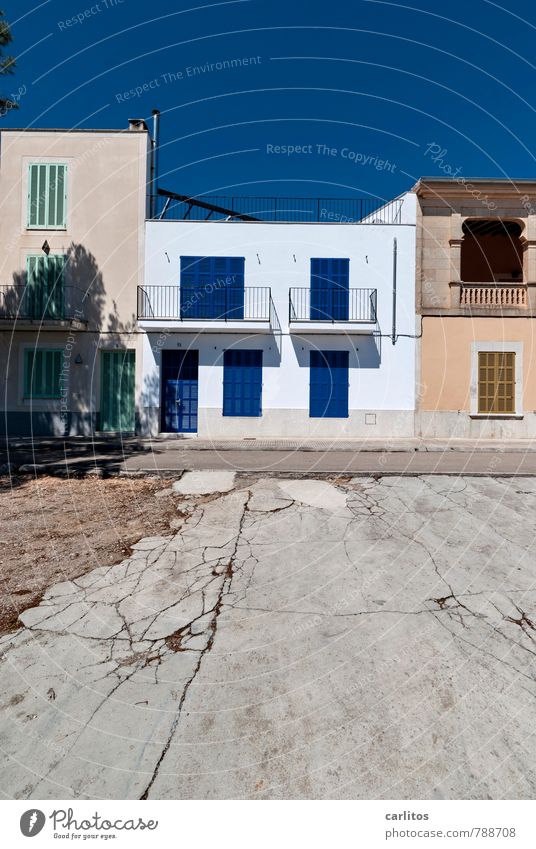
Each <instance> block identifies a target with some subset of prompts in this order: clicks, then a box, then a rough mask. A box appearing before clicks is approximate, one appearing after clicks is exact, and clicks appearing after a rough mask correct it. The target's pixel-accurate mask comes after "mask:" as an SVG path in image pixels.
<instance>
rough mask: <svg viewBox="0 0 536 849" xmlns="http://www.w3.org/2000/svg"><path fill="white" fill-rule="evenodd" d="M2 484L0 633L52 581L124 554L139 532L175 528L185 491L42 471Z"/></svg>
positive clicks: (155, 483) (14, 623) (156, 532)
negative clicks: (178, 492)
mask: <svg viewBox="0 0 536 849" xmlns="http://www.w3.org/2000/svg"><path fill="white" fill-rule="evenodd" d="M3 484H4V486H3V488H2V490H1V491H0V551H1V558H0V562H1V566H0V633H6V632H8V631H11V630H13V629H15V628H17V627H19V625H18V623H17V617H18V615H19V613H20V612H21V611H22V610H25V609H26V608H28V607H34V606H35V605H36V604H38V603H39V600H40V598H41V595H42V593H43V592H44V590H46V589H47V587H49V586H50V585H51V584H54V583H56V582H58V581H64V580H69V579H72V578H75V577H77V576H78V575H82V574H84V573H85V572H88V571H89V570H90V569H95V568H96V567H97V566H108V565H111V564H113V563H117V562H119V561H120V560H123V559H124V558H125V557H126V556H127V555H128V553H129V548H130V546H131V545H132V544H133V543H135V542H137V541H138V540H139V539H141V538H142V537H146V536H157V535H159V534H162V533H169V532H170V525H169V523H170V521H171V520H172V519H174V518H176V517H177V515H178V513H177V504H178V503H179V502H180V501H181V497H180V496H178V495H175V494H170V495H166V496H164V497H160V498H156V497H155V494H154V493H155V492H157V491H158V490H162V488H163V487H166V486H168V485H169V484H168V483H166V482H164V481H161V480H155V479H151V480H148V479H128V478H109V479H104V480H101V479H95V480H92V479H90V478H83V479H74V478H73V479H68V480H65V479H60V478H53V477H39V478H37V479H32V480H28V481H24V482H22V483H20V482H19V485H18V486H17V487H14V488H12V487H11V486H10V484H9V480H6V479H5V478H4V479H3Z"/></svg>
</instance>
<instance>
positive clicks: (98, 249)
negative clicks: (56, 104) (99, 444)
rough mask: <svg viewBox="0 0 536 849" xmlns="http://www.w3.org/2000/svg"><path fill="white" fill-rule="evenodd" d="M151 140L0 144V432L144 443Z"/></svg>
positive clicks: (26, 136)
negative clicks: (140, 415)
mask: <svg viewBox="0 0 536 849" xmlns="http://www.w3.org/2000/svg"><path fill="white" fill-rule="evenodd" d="M150 143H151V142H150V137H149V133H148V131H147V127H146V125H145V124H144V122H142V121H131V122H130V124H129V128H128V129H125V130H121V131H110V130H91V131H88V130H82V131H77V130H36V131H32V130H2V132H1V133H0V145H1V147H0V151H1V154H0V199H1V200H0V204H1V207H0V209H1V214H0V247H1V250H0V264H1V272H2V273H1V276H0V359H1V362H2V378H3V381H4V385H3V391H2V396H3V397H2V402H1V409H2V417H1V422H2V423H1V431H2V432H3V433H8V434H10V435H31V434H36V435H42V434H49V435H58V436H60V435H74V434H89V433H92V432H94V431H99V430H102V431H134V429H135V424H136V423H135V392H136V381H137V375H139V374H140V373H141V361H140V350H141V345H140V343H139V339H140V332H139V330H138V329H137V315H136V292H137V287H138V285H139V284H141V283H142V276H143V232H144V222H145V218H146V212H147V209H146V206H147V179H148V157H149V152H150Z"/></svg>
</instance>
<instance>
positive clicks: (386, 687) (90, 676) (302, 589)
mask: <svg viewBox="0 0 536 849" xmlns="http://www.w3.org/2000/svg"><path fill="white" fill-rule="evenodd" d="M211 474H212V473H210V472H206V473H203V474H202V475H200V473H198V472H192V473H187V474H185V475H184V476H183V477H182V478H181V481H180V482H179V486H178V487H177V485H175V487H174V488H175V491H177V489H179V490H180V492H181V494H182V495H183V497H184V501H183V502H181V504H180V506H179V510H178V514H177V516H178V518H177V519H176V520H174V525H173V527H174V531H173V533H172V532H170V535H169V536H162V537H153V538H146V539H143V540H141V541H140V542H139V543H138V544H137V545H135V546H134V547H133V550H132V553H131V555H130V556H129V557H128V558H127V559H126V560H124V561H123V562H121V563H119V564H117V565H115V566H111V567H106V568H104V567H103V568H97V569H94V570H93V571H91V572H89V573H87V574H85V575H83V576H82V577H80V578H78V579H76V580H73V581H65V582H63V583H59V584H56V585H55V586H52V587H50V588H49V589H48V591H47V592H46V593H45V595H44V598H43V600H42V602H41V603H40V604H39V606H38V607H35V608H31V609H29V610H26V611H25V612H24V613H23V614H22V615H21V617H20V619H21V622H22V626H23V627H21V629H20V630H18V631H17V632H16V633H14V634H10V635H7V636H5V637H3V638H2V639H1V640H0V684H1V694H2V695H1V696H0V700H1V704H0V745H1V747H2V751H3V757H2V773H1V775H2V778H1V788H2V792H3V794H4V796H5V797H9V798H11V797H14V798H24V799H26V798H28V799H29V798H33V799H48V798H51V799H54V798H81V799H84V798H92V799H93V798H97V799H104V798H130V799H147V798H160V799H168V798H172V799H181V798H205V799H212V798H214V799H216V798H265V799H268V798H362V799H367V798H402V799H404V798H425V799H426V798H432V799H433V798H436V799H443V798H468V799H489V798H491V799H501V798H514V799H516V798H534V795H535V793H536V776H535V774H534V762H535V754H536V741H535V737H534V733H535V725H534V708H535V695H536V681H535V677H536V670H535V659H536V624H535V623H536V610H535V608H536V593H535V589H534V586H535V584H534V582H535V577H536V565H535V561H534V537H535V531H536V519H535V515H536V514H535V509H534V508H535V505H536V479H535V478H523V479H513V478H510V479H508V478H500V479H498V478H497V479H495V478H483V477H480V478H471V477H463V478H462V477H448V478H447V477H442V476H433V475H432V476H426V477H404V478H402V477H385V478H378V479H372V478H370V479H368V478H363V477H360V478H352V477H351V476H350V475H347V476H345V477H341V478H335V479H333V480H332V481H326V480H325V479H324V480H315V479H312V478H307V479H299V480H291V479H288V480H283V479H262V478H260V477H259V476H249V477H245V476H243V477H240V476H236V477H235V476H234V475H233V476H232V477H231V478H228V477H227V478H225V479H222V478H221V472H219V473H213V474H214V475H215V476H214V477H211ZM189 475H190V477H189ZM218 475H219V477H218Z"/></svg>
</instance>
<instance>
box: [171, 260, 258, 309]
mask: <svg viewBox="0 0 536 849" xmlns="http://www.w3.org/2000/svg"><path fill="white" fill-rule="evenodd" d="M244 265H245V260H244V257H234V256H232V257H225V256H222V257H219V256H205V257H203V256H181V318H208V319H219V320H220V321H225V320H233V319H242V318H244Z"/></svg>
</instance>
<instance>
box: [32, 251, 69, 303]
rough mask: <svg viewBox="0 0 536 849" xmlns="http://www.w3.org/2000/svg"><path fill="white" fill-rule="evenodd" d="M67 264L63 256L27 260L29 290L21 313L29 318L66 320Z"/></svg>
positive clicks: (36, 257)
mask: <svg viewBox="0 0 536 849" xmlns="http://www.w3.org/2000/svg"><path fill="white" fill-rule="evenodd" d="M66 263H67V257H66V256H65V255H63V254H49V256H45V255H42V254H39V255H36V256H33V255H31V256H28V257H27V258H26V270H27V281H28V288H27V295H26V301H25V303H24V304H23V309H22V310H21V313H22V312H23V313H24V315H25V316H26V317H27V318H37V319H47V318H48V319H50V318H58V319H60V318H64V312H65V311H64V305H65V297H64V295H65V265H66Z"/></svg>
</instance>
